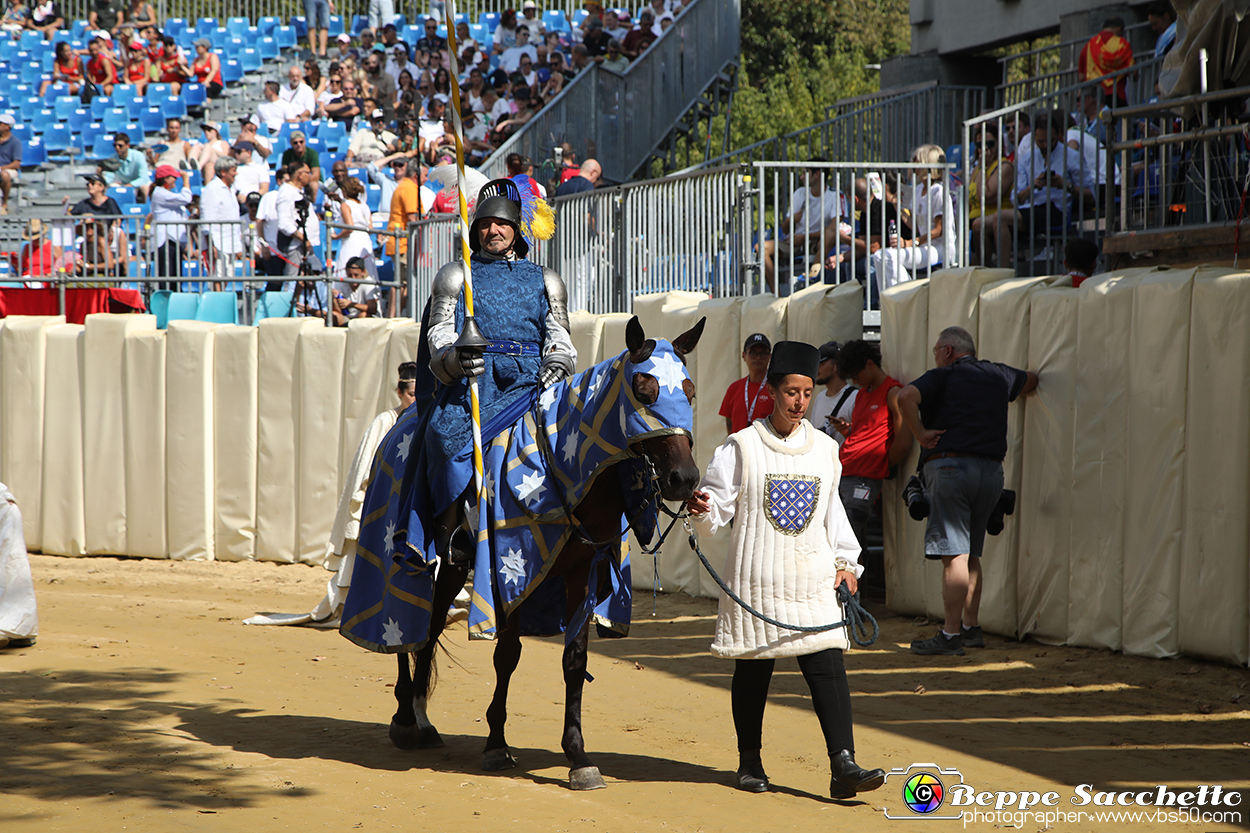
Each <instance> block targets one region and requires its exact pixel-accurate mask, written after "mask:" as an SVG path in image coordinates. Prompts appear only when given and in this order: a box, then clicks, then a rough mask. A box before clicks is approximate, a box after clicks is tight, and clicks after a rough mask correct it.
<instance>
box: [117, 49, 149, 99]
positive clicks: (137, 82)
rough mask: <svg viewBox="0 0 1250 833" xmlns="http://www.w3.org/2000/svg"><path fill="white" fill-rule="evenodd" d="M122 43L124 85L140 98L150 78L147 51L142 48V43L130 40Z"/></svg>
mask: <svg viewBox="0 0 1250 833" xmlns="http://www.w3.org/2000/svg"><path fill="white" fill-rule="evenodd" d="M123 43H124V44H125V55H126V83H127V84H129V85H130V86H132V87H134V88H135V95H136V96H137V97H142V96H143V95H144V94H145V93H146V91H147V88H148V81H149V80H150V79H151V77H152V61H151V60H150V59H149V58H148V51H147V50H146V49H144V48H143V42H142V41H139V40H132V41H129V42H125V41H123Z"/></svg>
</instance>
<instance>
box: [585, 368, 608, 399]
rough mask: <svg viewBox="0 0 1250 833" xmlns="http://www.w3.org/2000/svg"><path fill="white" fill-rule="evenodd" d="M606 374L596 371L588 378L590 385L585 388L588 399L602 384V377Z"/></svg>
mask: <svg viewBox="0 0 1250 833" xmlns="http://www.w3.org/2000/svg"><path fill="white" fill-rule="evenodd" d="M605 375H606V374H603V373H596V374H595V375H594V376H592V377H591V379H590V387H588V388H586V398H587V399H590V398H591V397H593V396H594V395H595V393H596V392H597V391H598V390H599V386H600V385H602V384H603V377H604V376H605Z"/></svg>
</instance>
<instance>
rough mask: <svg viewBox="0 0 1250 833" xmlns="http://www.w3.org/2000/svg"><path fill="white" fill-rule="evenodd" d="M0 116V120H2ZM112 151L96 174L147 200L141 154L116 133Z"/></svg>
mask: <svg viewBox="0 0 1250 833" xmlns="http://www.w3.org/2000/svg"><path fill="white" fill-rule="evenodd" d="M3 118H4V117H3V116H0V119H3ZM113 149H114V150H115V151H116V152H117V155H116V156H114V157H111V158H109V159H105V160H104V161H103V162H102V163H101V164H100V165H99V166H98V167H97V168H96V173H98V174H100V175H101V176H102V177H104V181H105V183H106V184H108V185H118V186H123V187H128V188H134V189H135V193H136V195H138V197H139V201H140V202H143V201H144V200H145V199H147V196H148V190H149V189H150V188H151V187H152V180H151V178H150V177H149V176H148V162H147V159H145V158H144V156H143V154H142V153H141V152H140V151H138V150H137V149H135V148H132V147H131V146H130V137H129V136H127V135H126V134H125V133H118V134H117V135H115V136H114V137H113Z"/></svg>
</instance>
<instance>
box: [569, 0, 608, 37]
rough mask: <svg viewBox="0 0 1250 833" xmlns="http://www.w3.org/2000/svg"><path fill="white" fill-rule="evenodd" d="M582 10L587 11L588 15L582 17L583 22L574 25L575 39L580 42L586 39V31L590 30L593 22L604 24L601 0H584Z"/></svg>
mask: <svg viewBox="0 0 1250 833" xmlns="http://www.w3.org/2000/svg"><path fill="white" fill-rule="evenodd" d="M582 10H583V11H585V12H586V16H585V17H584V18H582V22H581V23H579V24H577V25H576V26H574V27H573V40H575V41H578V42H581V41H583V40H585V39H586V33H587V32H589V31H590V27H591V25H592V22H597V23H598V24H599V25H600V26H603V3H601V2H599V0H584V2H583V3H582Z"/></svg>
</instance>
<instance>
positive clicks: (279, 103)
mask: <svg viewBox="0 0 1250 833" xmlns="http://www.w3.org/2000/svg"><path fill="white" fill-rule="evenodd" d="M281 90H282V88H281V87H280V86H279V85H278V82H277V81H266V82H265V100H264V101H262V102H261V103H260V104H258V105H256V121H257V122H259V123H260V124H263V125H265V127H268V128H269V130H270V132H272V133H277V132H278V131H279V130H281V129H282V125H284V124H286V123H287V122H292V123H294V122H298V121H299V120H300V119H299V110H298V109H297V106H296V105H294V104H292V103H291V102H289V101H286V100H284V99H283V98H282V97H281V94H280V93H281Z"/></svg>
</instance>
